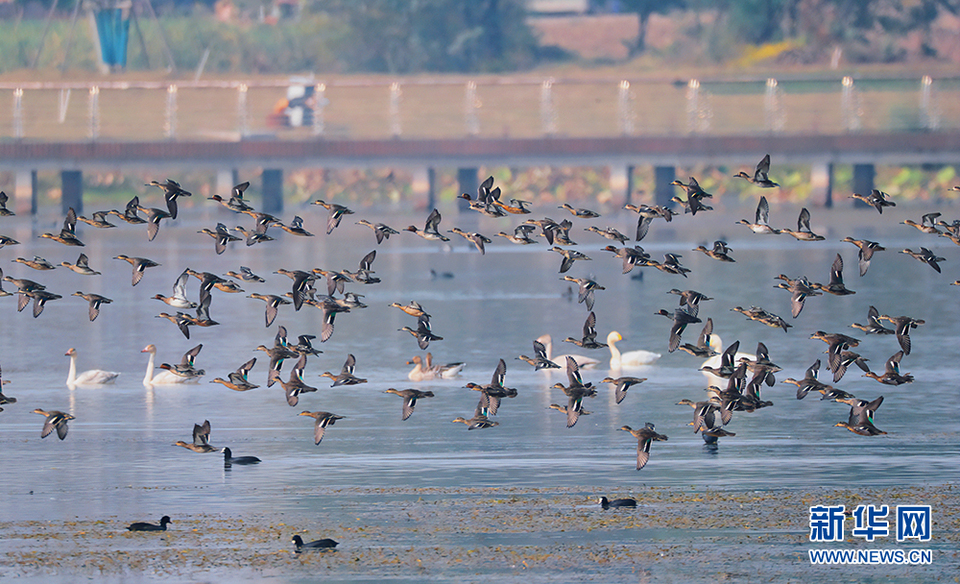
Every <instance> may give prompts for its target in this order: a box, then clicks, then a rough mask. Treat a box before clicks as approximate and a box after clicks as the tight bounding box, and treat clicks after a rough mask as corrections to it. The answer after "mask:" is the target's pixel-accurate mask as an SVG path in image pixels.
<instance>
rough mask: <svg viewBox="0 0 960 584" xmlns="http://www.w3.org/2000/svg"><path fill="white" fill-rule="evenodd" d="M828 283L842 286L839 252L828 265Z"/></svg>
mask: <svg viewBox="0 0 960 584" xmlns="http://www.w3.org/2000/svg"><path fill="white" fill-rule="evenodd" d="M830 284H836V285H839V286H843V258H842V257H840V254H837V258H836V259H835V260H833V264H832V265H831V266H830Z"/></svg>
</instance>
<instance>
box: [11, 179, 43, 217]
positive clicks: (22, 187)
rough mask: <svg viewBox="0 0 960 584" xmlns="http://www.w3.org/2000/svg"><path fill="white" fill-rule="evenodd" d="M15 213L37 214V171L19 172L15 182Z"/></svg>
mask: <svg viewBox="0 0 960 584" xmlns="http://www.w3.org/2000/svg"><path fill="white" fill-rule="evenodd" d="M14 185H15V186H14V191H13V203H14V204H13V212H14V213H18V214H21V215H26V214H28V213H29V214H30V215H36V214H37V171H35V170H18V171H17V176H16V179H15V182H14Z"/></svg>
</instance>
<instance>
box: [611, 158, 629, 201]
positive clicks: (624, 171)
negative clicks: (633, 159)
mask: <svg viewBox="0 0 960 584" xmlns="http://www.w3.org/2000/svg"><path fill="white" fill-rule="evenodd" d="M632 169H633V167H632V166H627V165H623V166H621V165H611V166H610V194H611V195H614V194H615V193H624V200H625V201H626V202H627V203H629V202H630V187H631V181H630V171H631V170H632Z"/></svg>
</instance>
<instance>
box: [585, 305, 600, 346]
mask: <svg viewBox="0 0 960 584" xmlns="http://www.w3.org/2000/svg"><path fill="white" fill-rule="evenodd" d="M583 338H584V340H586V339H595V338H597V315H596V313H594V312H593V311H591V312H590V314H588V315H587V320H585V321H584V323H583Z"/></svg>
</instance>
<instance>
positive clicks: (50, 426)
mask: <svg viewBox="0 0 960 584" xmlns="http://www.w3.org/2000/svg"><path fill="white" fill-rule="evenodd" d="M55 417H56V416H54V415H53V414H48V415H47V418H46V419H45V420H44V421H43V429H42V430H40V437H41V438H46V437H47V436H49V435H50V433H51V432H53V430H54V428H56V425H55V424H54V418H55ZM64 435H66V433H64Z"/></svg>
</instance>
